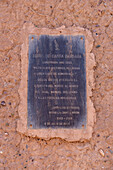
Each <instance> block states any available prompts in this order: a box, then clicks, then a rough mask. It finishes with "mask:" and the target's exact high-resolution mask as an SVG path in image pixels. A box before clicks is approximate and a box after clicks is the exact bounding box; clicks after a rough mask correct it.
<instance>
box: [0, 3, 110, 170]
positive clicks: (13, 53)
mask: <svg viewBox="0 0 113 170" xmlns="http://www.w3.org/2000/svg"><path fill="white" fill-rule="evenodd" d="M26 22H28V23H29V22H31V23H32V24H33V25H34V26H35V27H37V28H44V27H45V28H50V29H55V28H58V27H61V26H62V25H64V26H65V27H66V28H68V27H72V26H79V27H82V28H86V29H88V30H89V31H90V32H91V33H92V36H93V39H94V44H93V49H92V53H93V54H94V55H95V60H96V66H95V67H94V73H95V75H94V78H95V88H93V90H92V92H93V95H92V98H91V99H92V101H93V103H94V107H95V110H96V123H95V126H94V132H93V136H92V138H91V139H90V140H86V141H83V142H66V141H65V140H62V139H60V138H53V139H50V140H43V139H39V138H32V137H27V136H25V135H23V134H21V133H18V132H17V131H16V128H17V121H18V120H19V115H18V106H19V103H20V98H19V94H18V89H19V86H20V81H21V77H20V70H21V45H22V42H23V37H22V36H21V29H22V28H23V25H24V24H25V23H26ZM4 169H5V170H9V169H11V170H13V169H14V170H15V169H19V170H21V169H39V170H46V169H47V170H59V169H61V170H79V169H80V170H81V169H83V170H89V169H91V170H92V169H94V170H100V169H105V170H112V169H113V1H112V0H84V1H81V0H51V1H50V0H38V1H37V0H19V1H18V0H12V1H10V0H1V1H0V170H4Z"/></svg>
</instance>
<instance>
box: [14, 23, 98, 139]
mask: <svg viewBox="0 0 113 170" xmlns="http://www.w3.org/2000/svg"><path fill="white" fill-rule="evenodd" d="M29 34H36V35H43V34H45V35H84V36H85V50H86V94H87V102H86V106H87V125H86V129H70V128H69V129H28V127H27V80H28V44H29V42H28V39H29ZM21 36H22V41H23V42H22V47H21V82H20V87H19V90H18V93H19V97H20V103H19V106H18V113H19V120H18V122H17V131H18V132H20V133H23V134H25V135H26V136H32V137H37V138H42V139H45V140H49V139H51V138H56V137H57V138H62V139H64V140H66V141H80V140H81V141H83V140H89V139H90V138H91V137H92V133H93V127H94V123H95V122H96V112H95V108H94V105H93V102H92V100H91V97H92V89H94V88H95V81H94V66H95V65H96V62H95V57H94V54H93V53H92V48H93V42H94V40H93V37H92V34H91V32H90V31H89V30H87V29H84V28H81V27H75V26H73V27H69V28H65V26H62V27H60V28H56V29H49V28H37V27H35V26H34V25H33V24H32V23H30V22H29V23H25V24H24V26H23V29H22V30H21Z"/></svg>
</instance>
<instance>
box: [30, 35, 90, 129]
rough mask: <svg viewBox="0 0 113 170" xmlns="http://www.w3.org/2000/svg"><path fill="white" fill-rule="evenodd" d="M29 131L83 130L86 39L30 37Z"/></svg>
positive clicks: (74, 37)
mask: <svg viewBox="0 0 113 170" xmlns="http://www.w3.org/2000/svg"><path fill="white" fill-rule="evenodd" d="M27 101H28V104H27V108H28V128H33V129H41V128H55V129H56V128H74V129H80V128H82V127H86V120H87V109H86V105H87V103H86V101H87V99H86V56H85V37H84V36H83V35H77V36H63V35H59V36H49V35H40V36H36V35H30V36H29V63H28V98H27Z"/></svg>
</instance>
